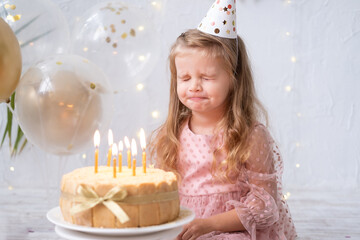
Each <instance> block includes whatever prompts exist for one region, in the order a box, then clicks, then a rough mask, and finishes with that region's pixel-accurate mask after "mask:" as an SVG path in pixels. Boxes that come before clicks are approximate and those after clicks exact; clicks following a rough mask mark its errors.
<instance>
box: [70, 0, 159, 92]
mask: <svg viewBox="0 0 360 240" xmlns="http://www.w3.org/2000/svg"><path fill="white" fill-rule="evenodd" d="M159 42H160V39H159V37H158V35H157V33H156V31H155V30H154V27H153V26H152V22H151V20H150V19H149V18H147V15H146V13H144V12H142V10H141V9H138V8H136V7H132V6H130V5H127V4H125V3H122V2H116V1H114V2H102V3H99V4H97V5H95V6H94V7H92V8H91V9H90V10H88V11H87V12H85V13H84V15H83V16H82V17H81V18H80V19H79V21H78V22H77V23H76V26H75V28H74V39H73V41H72V44H73V45H72V50H73V51H74V53H76V54H78V55H81V56H84V57H86V58H88V59H89V60H91V61H93V62H94V63H96V64H97V65H98V66H100V67H101V68H102V69H103V70H104V72H105V73H106V74H107V76H108V77H109V79H110V82H111V84H112V86H113V87H114V90H120V91H122V90H125V91H126V90H128V89H129V88H133V87H134V86H135V84H137V83H139V82H140V81H143V80H144V79H145V78H146V77H147V76H148V75H149V74H150V73H151V71H152V69H153V67H154V66H155V64H156V62H157V59H158V55H159Z"/></svg>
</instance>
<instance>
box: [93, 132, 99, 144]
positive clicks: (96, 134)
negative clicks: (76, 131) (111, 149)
mask: <svg viewBox="0 0 360 240" xmlns="http://www.w3.org/2000/svg"><path fill="white" fill-rule="evenodd" d="M99 145H100V132H99V130H96V131H95V133H94V146H95V147H99Z"/></svg>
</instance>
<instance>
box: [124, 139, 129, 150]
mask: <svg viewBox="0 0 360 240" xmlns="http://www.w3.org/2000/svg"><path fill="white" fill-rule="evenodd" d="M124 142H125V146H126V148H127V149H129V148H130V141H129V138H128V137H126V136H125V137H124Z"/></svg>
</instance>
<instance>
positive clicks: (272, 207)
mask: <svg viewBox="0 0 360 240" xmlns="http://www.w3.org/2000/svg"><path fill="white" fill-rule="evenodd" d="M273 148H274V141H273V140H272V138H271V136H270V134H269V132H268V131H267V129H266V128H265V126H263V125H257V126H256V127H255V128H254V129H253V131H252V133H251V135H250V156H249V159H248V160H247V162H246V163H245V167H244V168H243V172H242V174H240V175H241V176H240V177H239V181H242V182H243V185H246V186H247V187H248V189H249V191H248V193H247V194H246V196H245V197H243V198H241V199H240V200H239V201H235V200H231V201H228V202H227V203H226V207H227V209H228V210H231V209H234V208H235V209H236V212H237V214H238V217H239V219H240V221H241V222H242V224H243V225H244V227H245V228H246V230H247V231H248V232H249V234H250V235H251V236H252V239H256V230H260V229H266V228H269V227H270V226H272V225H273V224H275V223H276V222H277V221H278V220H279V210H278V206H277V199H278V197H277V195H278V193H277V189H278V186H277V182H278V181H277V179H278V177H277V176H278V175H279V174H280V175H281V172H277V170H276V169H277V168H276V166H275V158H276V154H275V151H274V150H273Z"/></svg>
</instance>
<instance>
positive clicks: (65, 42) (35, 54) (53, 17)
mask: <svg viewBox="0 0 360 240" xmlns="http://www.w3.org/2000/svg"><path fill="white" fill-rule="evenodd" d="M0 16H1V17H2V18H3V19H4V20H5V21H6V22H7V23H8V24H9V25H10V27H11V28H12V29H13V31H14V33H15V35H16V36H17V38H18V40H19V43H20V47H21V53H22V57H23V59H22V60H23V70H24V71H26V70H27V68H28V67H30V66H32V65H34V64H35V63H36V62H38V61H40V60H43V59H44V58H46V57H48V56H50V55H53V54H58V53H65V52H67V51H68V49H69V46H70V33H69V27H68V24H67V21H66V19H65V17H64V16H63V13H62V11H61V10H60V8H59V7H58V6H57V5H56V4H54V3H53V2H52V1H49V0H31V1H29V0H3V1H0Z"/></svg>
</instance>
